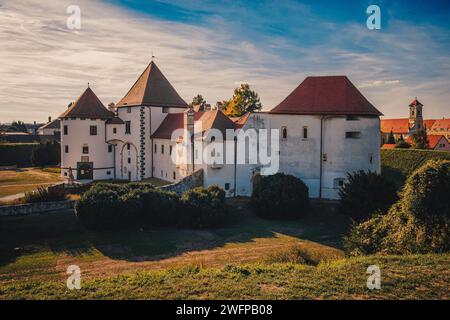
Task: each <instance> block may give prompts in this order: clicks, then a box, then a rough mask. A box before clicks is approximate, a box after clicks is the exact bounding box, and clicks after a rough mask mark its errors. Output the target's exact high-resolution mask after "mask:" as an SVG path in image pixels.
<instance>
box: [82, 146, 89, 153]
mask: <svg viewBox="0 0 450 320" xmlns="http://www.w3.org/2000/svg"><path fill="white" fill-rule="evenodd" d="M83 154H89V147H88V146H83Z"/></svg>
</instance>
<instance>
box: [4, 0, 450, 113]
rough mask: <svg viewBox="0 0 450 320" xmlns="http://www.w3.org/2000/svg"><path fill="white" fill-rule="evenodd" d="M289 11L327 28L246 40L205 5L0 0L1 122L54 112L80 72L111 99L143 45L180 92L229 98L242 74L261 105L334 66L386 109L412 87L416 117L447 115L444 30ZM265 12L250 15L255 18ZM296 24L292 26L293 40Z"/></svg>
mask: <svg viewBox="0 0 450 320" xmlns="http://www.w3.org/2000/svg"><path fill="white" fill-rule="evenodd" d="M69 4H78V5H79V6H80V7H81V15H82V29H81V30H79V31H70V30H68V29H67V28H66V19H67V17H68V15H67V14H66V8H67V6H68V5H69ZM290 5H293V4H292V3H291V4H290ZM293 8H294V7H293ZM293 8H292V9H291V10H293ZM230 10H237V9H236V8H234V9H233V8H231V9H230ZM298 10H301V12H302V17H303V19H304V20H305V21H309V22H310V23H312V22H313V21H315V25H317V26H318V27H317V29H321V28H322V27H323V28H324V29H322V30H327V34H328V33H329V35H328V36H327V37H326V38H325V40H324V41H322V42H320V43H317V42H316V43H314V44H310V45H299V44H298V43H292V42H291V41H289V39H287V38H285V37H283V36H282V35H278V36H276V37H275V36H270V37H269V36H267V37H266V38H264V36H261V37H259V38H258V39H257V40H255V39H253V40H252V41H250V40H249V39H251V38H252V37H249V36H247V35H246V34H245V33H243V32H240V30H239V29H237V27H236V26H235V25H234V24H232V23H231V24H227V23H225V22H224V21H222V20H221V18H220V17H217V16H215V15H213V16H212V17H211V18H209V19H208V25H206V26H193V25H188V24H182V23H175V22H165V21H161V20H157V19H154V18H151V17H149V16H144V15H142V16H141V15H137V14H136V13H135V12H131V11H126V10H124V9H121V8H119V7H115V6H112V5H111V4H106V3H102V2H94V1H88V0H77V1H73V0H71V1H69V0H60V1H53V0H41V1H38V0H23V1H13V0H4V1H3V2H2V4H1V6H0V43H1V46H0V61H2V62H3V63H1V64H0V77H1V81H0V101H1V104H0V122H6V121H10V120H13V119H21V120H26V121H33V120H37V121H45V119H46V118H47V116H48V115H52V116H53V117H54V116H57V115H59V114H60V113H61V112H62V111H64V109H65V107H66V106H67V104H68V102H69V101H71V100H74V99H76V98H77V96H78V95H79V94H80V93H81V92H82V91H83V90H84V89H85V87H86V86H87V82H90V83H91V87H92V88H93V90H94V91H95V92H96V93H97V95H98V96H99V98H100V99H101V100H102V101H103V102H104V103H105V104H108V103H109V102H111V101H115V102H117V101H118V100H119V99H120V98H122V96H123V95H124V94H125V93H126V92H127V90H128V89H129V88H130V86H131V85H132V84H133V83H134V81H135V80H136V78H137V77H138V75H139V74H140V73H141V72H142V71H143V70H144V68H145V67H146V65H147V64H148V63H149V61H150V59H151V55H152V52H153V53H154V54H155V55H156V62H157V64H158V65H159V67H160V68H161V69H162V71H163V72H164V74H165V75H166V76H167V78H168V79H169V80H170V81H171V82H172V84H173V85H174V87H175V88H176V89H177V91H178V92H179V93H180V94H181V96H182V97H183V98H184V99H185V100H186V101H187V102H189V100H190V99H192V97H193V96H194V95H196V94H197V93H201V94H203V96H204V97H205V98H206V99H207V100H208V102H210V103H212V104H214V103H215V102H216V101H221V100H223V99H227V98H230V97H231V95H232V93H233V89H234V88H235V87H236V84H237V83H240V82H241V81H242V79H245V80H246V82H249V83H251V84H252V88H254V89H255V90H256V91H257V92H258V93H259V95H260V97H261V100H262V102H263V105H264V107H265V109H268V108H270V107H273V106H275V105H276V104H277V103H279V102H280V101H281V100H282V99H284V97H286V95H288V94H289V93H290V91H291V90H292V89H294V88H295V87H296V86H297V85H298V84H299V83H300V82H301V81H302V80H303V79H304V78H305V77H306V76H308V75H329V74H345V75H348V76H349V78H350V79H351V80H352V81H354V83H355V85H357V86H359V87H360V88H361V90H362V92H363V94H364V95H366V96H367V97H368V98H369V100H370V101H371V102H372V103H374V105H375V106H377V107H378V108H379V109H380V110H381V111H382V112H383V113H384V114H386V115H388V116H395V117H398V116H404V115H405V114H406V112H405V110H404V108H403V106H407V105H408V104H409V102H410V101H409V100H410V99H411V98H413V97H414V96H418V97H419V99H420V100H421V101H422V102H423V103H424V104H425V107H426V108H427V109H426V111H425V112H426V115H427V116H430V117H442V116H447V117H448V116H450V115H449V111H448V104H447V101H448V100H449V99H450V89H449V88H450V86H449V83H450V58H449V57H448V54H447V53H448V50H445V49H447V47H446V45H445V43H446V41H444V40H445V39H448V36H449V35H448V33H446V32H444V31H442V30H440V29H438V28H435V27H432V26H429V27H428V28H425V27H420V26H414V25H409V24H405V23H401V22H398V23H391V27H390V28H389V29H388V30H386V29H383V30H382V32H370V31H368V30H367V28H365V25H364V24H361V25H357V24H349V25H340V26H339V27H337V26H336V25H334V24H332V23H330V22H328V21H326V20H321V19H320V17H317V16H314V14H313V13H312V12H309V11H308V8H306V7H304V6H302V7H300V8H299V9H298ZM277 14H278V15H279V16H282V14H283V10H281V9H280V10H279V12H277ZM258 19H259V20H258ZM270 19H271V17H270V16H264V17H259V16H257V15H255V14H251V21H252V23H254V24H255V25H257V26H259V27H261V28H262V27H263V26H265V25H267V21H269V20H270ZM319 26H320V27H319ZM305 31H306V30H299V39H300V40H301V39H303V38H302V36H303V34H304V33H305ZM315 32H316V31H315ZM317 32H319V33H320V31H317ZM5 61H6V63H4V62H5Z"/></svg>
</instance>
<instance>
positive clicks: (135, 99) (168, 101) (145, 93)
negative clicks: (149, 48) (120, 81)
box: [117, 61, 187, 108]
mask: <svg viewBox="0 0 450 320" xmlns="http://www.w3.org/2000/svg"><path fill="white" fill-rule="evenodd" d="M141 105H145V106H155V107H174V108H186V107H187V103H186V102H185V101H184V100H183V99H182V98H181V97H180V95H179V94H178V93H177V92H176V91H175V88H174V87H173V86H172V85H171V84H170V82H169V81H168V80H167V79H166V77H165V76H164V75H163V74H162V72H161V70H159V68H158V67H157V66H156V64H155V62H153V61H152V62H150V64H149V65H148V66H147V68H146V69H145V70H144V72H143V73H142V74H141V75H140V76H139V78H138V79H137V81H136V82H135V83H134V85H133V86H132V87H131V89H130V90H129V91H128V93H127V94H126V95H125V97H123V98H122V100H120V101H119V103H117V106H118V107H123V106H141Z"/></svg>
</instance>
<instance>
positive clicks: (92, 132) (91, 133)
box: [89, 126, 97, 136]
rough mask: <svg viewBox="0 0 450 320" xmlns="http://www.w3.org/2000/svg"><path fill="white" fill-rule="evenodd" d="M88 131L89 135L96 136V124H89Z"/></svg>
mask: <svg viewBox="0 0 450 320" xmlns="http://www.w3.org/2000/svg"><path fill="white" fill-rule="evenodd" d="M89 133H90V135H91V136H96V135H97V126H90V127H89Z"/></svg>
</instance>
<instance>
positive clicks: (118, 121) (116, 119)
mask: <svg viewBox="0 0 450 320" xmlns="http://www.w3.org/2000/svg"><path fill="white" fill-rule="evenodd" d="M106 123H107V124H124V123H125V122H124V121H123V120H122V119H120V118H119V117H114V118H111V119H109V120H108V121H106Z"/></svg>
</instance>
